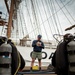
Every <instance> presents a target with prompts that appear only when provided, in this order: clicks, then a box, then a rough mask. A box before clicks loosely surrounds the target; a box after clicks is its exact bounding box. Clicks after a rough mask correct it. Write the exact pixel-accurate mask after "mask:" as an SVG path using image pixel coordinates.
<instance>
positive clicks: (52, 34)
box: [41, 0, 53, 36]
mask: <svg viewBox="0 0 75 75" xmlns="http://www.w3.org/2000/svg"><path fill="white" fill-rule="evenodd" d="M41 2H42V5H43V8H44V11H45V15H46V18H48V16H47V13H46V10H45V7H44V3H43V1H42V0H41ZM47 21H48V24H49V28H50V31H51V34H52V36H53V33H52V29H51V26H50V22H49V19H48V20H47Z"/></svg>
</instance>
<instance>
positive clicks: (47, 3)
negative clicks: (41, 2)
mask: <svg viewBox="0 0 75 75" xmlns="http://www.w3.org/2000/svg"><path fill="white" fill-rule="evenodd" d="M48 1H49V0H48ZM48 1H47V0H45V3H46V5H47V11H48V12H49V16H51V11H50V9H49V7H50V6H49V2H48ZM51 22H52V25H53V28H54V31H55V33H56V29H55V25H54V23H53V20H52V17H51Z"/></svg>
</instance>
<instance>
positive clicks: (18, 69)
mask: <svg viewBox="0 0 75 75" xmlns="http://www.w3.org/2000/svg"><path fill="white" fill-rule="evenodd" d="M17 54H18V59H19V64H18V67H17V70H16V72H15V73H14V75H16V74H17V72H18V71H19V69H20V66H21V58H20V54H19V52H18V51H17Z"/></svg>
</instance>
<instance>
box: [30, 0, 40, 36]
mask: <svg viewBox="0 0 75 75" xmlns="http://www.w3.org/2000/svg"><path fill="white" fill-rule="evenodd" d="M30 1H31V5H32V11H33V18H34V19H35V26H37V28H38V24H37V18H36V13H35V7H34V4H33V0H30ZM38 33H39V31H36V35H37V34H38Z"/></svg>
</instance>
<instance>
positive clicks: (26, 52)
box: [17, 46, 55, 66]
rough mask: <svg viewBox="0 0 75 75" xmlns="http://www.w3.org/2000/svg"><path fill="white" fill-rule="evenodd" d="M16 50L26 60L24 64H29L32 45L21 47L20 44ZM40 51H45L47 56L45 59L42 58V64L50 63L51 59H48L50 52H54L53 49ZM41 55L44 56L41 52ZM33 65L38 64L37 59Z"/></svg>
mask: <svg viewBox="0 0 75 75" xmlns="http://www.w3.org/2000/svg"><path fill="white" fill-rule="evenodd" d="M17 49H18V51H19V52H20V53H21V55H22V56H23V58H24V59H25V61H26V66H30V65H31V57H30V53H31V52H32V51H33V48H32V47H22V46H17ZM42 51H44V52H46V53H47V58H46V59H42V66H48V65H49V64H50V63H51V60H50V59H49V57H50V55H51V53H52V52H55V49H43V50H42ZM42 56H43V57H44V56H45V55H44V54H42ZM34 65H38V61H37V60H36V61H35V64H34Z"/></svg>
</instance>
